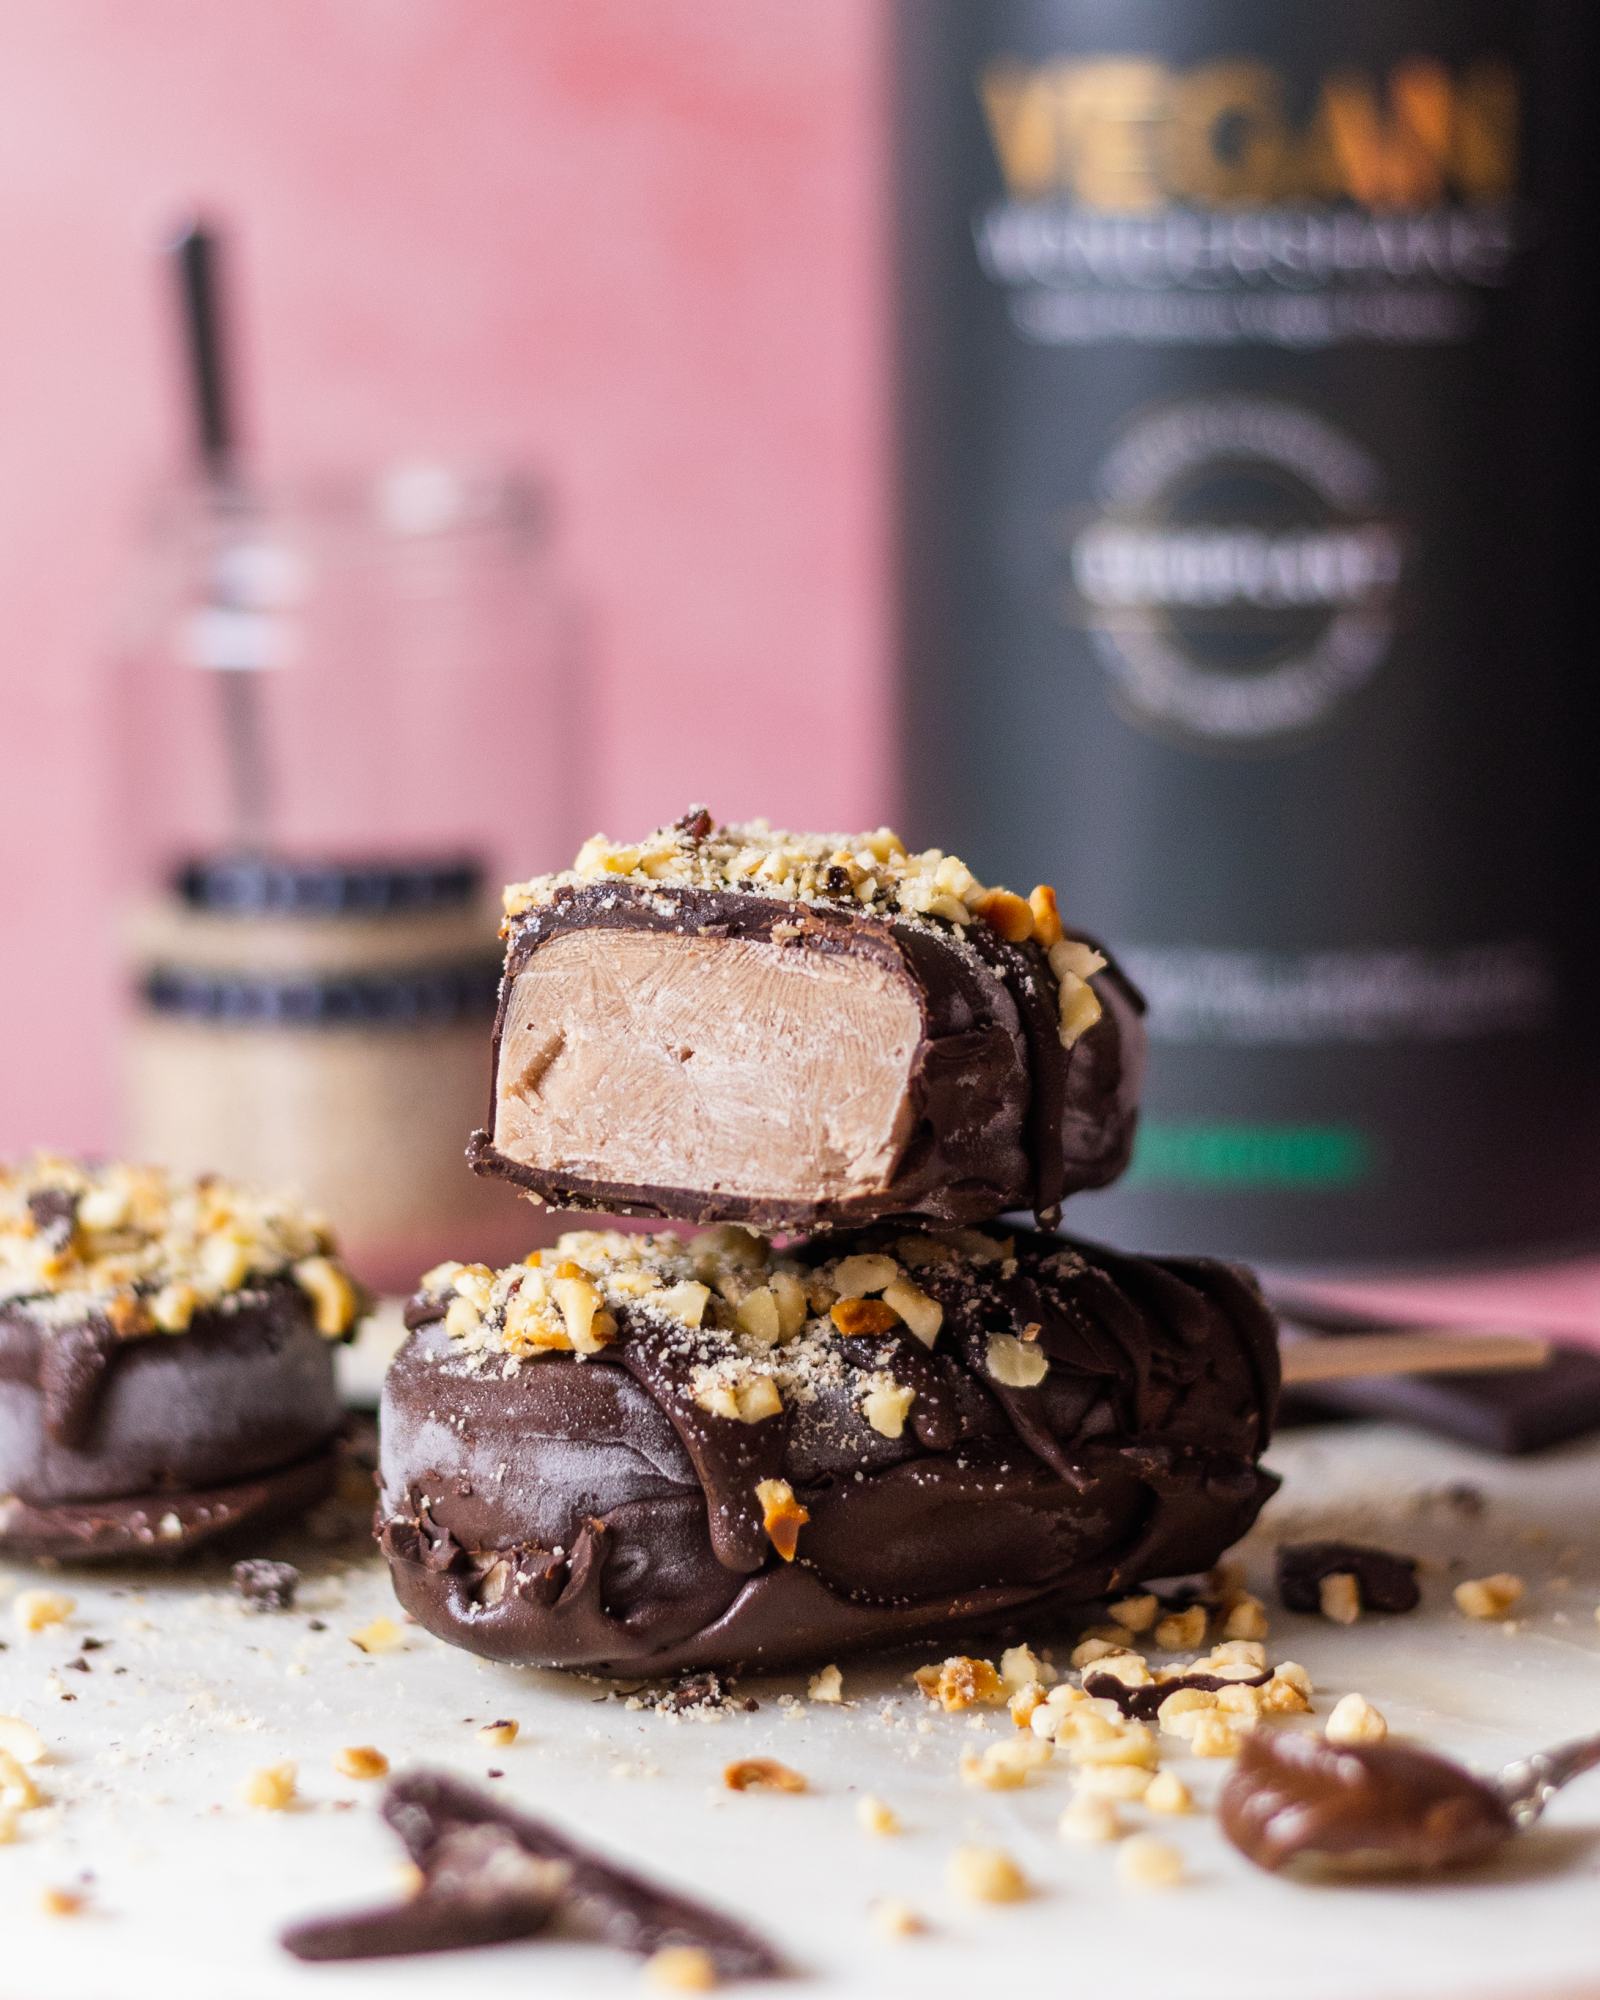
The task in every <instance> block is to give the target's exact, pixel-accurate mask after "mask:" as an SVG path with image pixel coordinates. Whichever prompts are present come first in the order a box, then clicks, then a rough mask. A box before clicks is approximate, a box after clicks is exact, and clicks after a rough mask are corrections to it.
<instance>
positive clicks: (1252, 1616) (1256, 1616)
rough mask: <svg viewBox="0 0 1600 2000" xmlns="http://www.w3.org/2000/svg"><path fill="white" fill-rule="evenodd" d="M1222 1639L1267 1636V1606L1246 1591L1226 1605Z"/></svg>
mask: <svg viewBox="0 0 1600 2000" xmlns="http://www.w3.org/2000/svg"><path fill="white" fill-rule="evenodd" d="M1222 1636H1223V1638H1224V1639H1264V1638H1266V1636H1267V1607H1266V1606H1265V1605H1264V1604H1263V1603H1262V1602H1261V1599H1260V1598H1259V1597H1252V1596H1251V1595H1250V1593H1249V1592H1248V1591H1245V1592H1243V1593H1242V1594H1241V1595H1240V1596H1239V1597H1237V1598H1235V1599H1234V1601H1233V1603H1232V1604H1230V1605H1229V1606H1228V1612H1227V1616H1226V1617H1225V1618H1224V1620H1223V1622H1222Z"/></svg>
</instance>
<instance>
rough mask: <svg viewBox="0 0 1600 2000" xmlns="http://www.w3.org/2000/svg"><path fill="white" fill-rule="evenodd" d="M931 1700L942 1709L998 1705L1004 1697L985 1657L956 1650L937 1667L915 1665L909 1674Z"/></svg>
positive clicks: (1003, 1685) (1001, 1687)
mask: <svg viewBox="0 0 1600 2000" xmlns="http://www.w3.org/2000/svg"><path fill="white" fill-rule="evenodd" d="M912 1678H913V1679H914V1680H915V1681H916V1684H917V1686H918V1687H919V1688H921V1690H922V1692H923V1693H924V1694H925V1695H926V1696H927V1697H928V1699H929V1700H930V1701H936V1702H938V1704H939V1705H940V1707H941V1708H945V1709H951V1710H955V1709H962V1708H976V1707H982V1708H998V1707H999V1706H1000V1705H1001V1703H1002V1702H1004V1700H1005V1698H1006V1692H1005V1684H1004V1682H1002V1680H1001V1678H1000V1676H999V1675H998V1674H997V1673H996V1672H995V1670H994V1668H993V1667H992V1666H991V1665H990V1664H989V1662H988V1661H987V1660H975V1659H972V1658H970V1657H969V1656H968V1655H967V1654H965V1653H955V1654H952V1656H951V1657H950V1658H949V1659H948V1660H944V1661H942V1662H941V1663H940V1664H939V1665H938V1666H936V1667H918V1669H917V1671H916V1673H915V1674H914V1675H913V1676H912Z"/></svg>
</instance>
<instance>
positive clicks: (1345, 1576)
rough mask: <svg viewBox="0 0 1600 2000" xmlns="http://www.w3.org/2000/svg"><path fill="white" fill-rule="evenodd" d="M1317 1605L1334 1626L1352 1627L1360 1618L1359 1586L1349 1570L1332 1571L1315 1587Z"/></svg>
mask: <svg viewBox="0 0 1600 2000" xmlns="http://www.w3.org/2000/svg"><path fill="white" fill-rule="evenodd" d="M1317 1605H1318V1608H1319V1609H1320V1611H1321V1612H1322V1615H1323V1617H1324V1618H1331V1619H1332V1620H1333V1622H1334V1624H1335V1625H1353V1624H1354V1623H1355V1622H1356V1620H1357V1619H1358V1618H1359V1617H1360V1616H1361V1586H1360V1584H1359V1583H1358V1582H1357V1581H1356V1579H1355V1577H1354V1576H1352V1575H1351V1573H1350V1571H1349V1570H1347V1569H1338V1570H1334V1571H1333V1572H1332V1573H1331V1574H1330V1575H1328V1576H1325V1577H1323V1578H1322V1580H1321V1581H1320V1582H1319V1583H1318V1585H1317Z"/></svg>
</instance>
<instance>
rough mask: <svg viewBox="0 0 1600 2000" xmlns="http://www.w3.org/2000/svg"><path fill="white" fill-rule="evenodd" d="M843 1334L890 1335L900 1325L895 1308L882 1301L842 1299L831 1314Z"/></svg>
mask: <svg viewBox="0 0 1600 2000" xmlns="http://www.w3.org/2000/svg"><path fill="white" fill-rule="evenodd" d="M829 1317H830V1318H831V1319H832V1321H833V1323H834V1325H835V1326H836V1327H837V1328H838V1329H839V1331H840V1332H841V1333H843V1334H850V1335H855V1334H860V1333H888V1332H889V1330H890V1329H891V1328H892V1327H895V1326H898V1325H899V1323H900V1320H899V1315H898V1314H897V1313H896V1311H895V1309H894V1307H893V1306H891V1305H888V1304H886V1303H885V1301H884V1300H882V1299H840V1300H839V1302H838V1304H837V1305H835V1306H834V1307H833V1309H832V1311H831V1313H830V1314H829Z"/></svg>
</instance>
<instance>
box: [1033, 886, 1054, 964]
mask: <svg viewBox="0 0 1600 2000" xmlns="http://www.w3.org/2000/svg"><path fill="white" fill-rule="evenodd" d="M1028 908H1029V910H1030V911H1031V912H1032V913H1033V934H1034V936H1035V937H1036V938H1037V939H1038V940H1039V942H1040V944H1042V945H1043V946H1044V948H1045V950H1046V951H1048V950H1049V949H1050V947H1051V946H1052V945H1056V944H1060V942H1061V911H1060V909H1059V907H1058V906H1057V903H1056V892H1055V890H1054V889H1052V888H1051V886H1050V884H1049V883H1048V882H1041V883H1040V884H1039V885H1038V887H1037V888H1036V889H1035V890H1034V892H1033V894H1032V895H1031V896H1029V898H1028Z"/></svg>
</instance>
